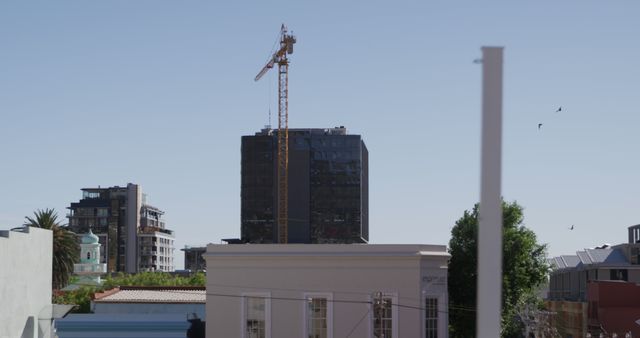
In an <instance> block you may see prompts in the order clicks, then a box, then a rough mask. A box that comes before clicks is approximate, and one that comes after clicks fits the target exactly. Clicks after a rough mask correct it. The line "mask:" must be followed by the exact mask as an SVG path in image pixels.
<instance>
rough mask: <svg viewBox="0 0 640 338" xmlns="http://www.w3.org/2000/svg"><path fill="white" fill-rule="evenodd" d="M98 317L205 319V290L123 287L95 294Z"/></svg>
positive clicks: (168, 287) (192, 288)
mask: <svg viewBox="0 0 640 338" xmlns="http://www.w3.org/2000/svg"><path fill="white" fill-rule="evenodd" d="M91 311H92V312H93V313H97V314H107V313H111V314H125V313H126V314H140V315H142V314H180V315H182V316H183V317H184V318H187V315H194V314H195V315H196V316H197V318H201V319H204V317H205V288H204V287H198V286H121V287H119V288H115V289H111V290H107V291H105V292H101V293H96V294H95V295H94V299H93V301H92V302H91Z"/></svg>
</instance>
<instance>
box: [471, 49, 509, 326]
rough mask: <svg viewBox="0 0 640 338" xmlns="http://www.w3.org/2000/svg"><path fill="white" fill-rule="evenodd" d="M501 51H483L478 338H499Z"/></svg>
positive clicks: (500, 284)
mask: <svg viewBox="0 0 640 338" xmlns="http://www.w3.org/2000/svg"><path fill="white" fill-rule="evenodd" d="M502 50H503V48H502V47H482V160H481V173H480V176H481V181H480V215H479V223H480V224H479V231H478V288H477V293H478V308H477V314H476V318H477V328H476V330H477V332H476V337H478V338H498V337H500V313H501V304H502V205H501V192H500V189H501V188H500V183H501V158H502Z"/></svg>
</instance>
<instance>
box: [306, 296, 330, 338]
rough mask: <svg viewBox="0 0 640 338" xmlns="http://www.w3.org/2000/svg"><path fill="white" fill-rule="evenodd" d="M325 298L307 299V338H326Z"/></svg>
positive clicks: (326, 312) (326, 316)
mask: <svg viewBox="0 0 640 338" xmlns="http://www.w3.org/2000/svg"><path fill="white" fill-rule="evenodd" d="M327 304H328V303H327V298H325V297H315V296H314V297H307V304H306V306H307V312H306V313H307V337H308V338H328V334H327V327H328V325H327V320H328V315H327V314H328V311H327V309H328V308H327Z"/></svg>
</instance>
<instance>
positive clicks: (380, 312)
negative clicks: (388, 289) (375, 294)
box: [373, 296, 393, 338]
mask: <svg viewBox="0 0 640 338" xmlns="http://www.w3.org/2000/svg"><path fill="white" fill-rule="evenodd" d="M392 304H393V298H391V297H385V296H383V297H382V298H381V299H374V302H373V316H374V317H373V336H374V337H376V338H393V311H392Z"/></svg>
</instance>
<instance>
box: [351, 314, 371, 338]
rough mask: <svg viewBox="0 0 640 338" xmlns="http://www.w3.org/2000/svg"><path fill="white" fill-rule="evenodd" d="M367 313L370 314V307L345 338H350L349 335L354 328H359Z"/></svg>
mask: <svg viewBox="0 0 640 338" xmlns="http://www.w3.org/2000/svg"><path fill="white" fill-rule="evenodd" d="M369 312H371V307H369V310H367V312H365V314H364V316H362V318H360V320H359V321H358V322H357V323H356V325H355V326H354V327H353V328H352V329H351V331H349V334H348V335H347V337H345V338H349V337H351V334H352V333H353V332H354V331H355V330H356V328H357V327H358V326H360V323H361V322H362V320H363V319H365V318H366V317H367V315H368V314H369Z"/></svg>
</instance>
